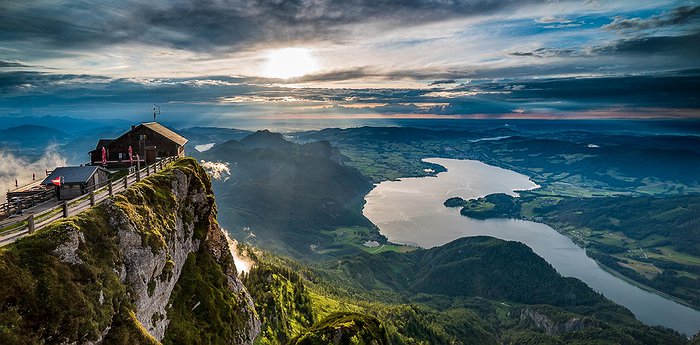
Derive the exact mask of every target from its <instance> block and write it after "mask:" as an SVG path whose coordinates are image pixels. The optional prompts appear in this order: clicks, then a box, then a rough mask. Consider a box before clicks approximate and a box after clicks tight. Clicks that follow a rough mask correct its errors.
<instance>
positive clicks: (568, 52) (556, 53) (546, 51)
mask: <svg viewBox="0 0 700 345" xmlns="http://www.w3.org/2000/svg"><path fill="white" fill-rule="evenodd" d="M582 54H583V53H582V51H581V50H580V49H576V48H546V47H542V48H537V49H534V50H531V51H516V52H512V53H510V55H513V56H532V57H537V58H551V57H568V56H581V55H582Z"/></svg>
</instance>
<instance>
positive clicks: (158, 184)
mask: <svg viewBox="0 0 700 345" xmlns="http://www.w3.org/2000/svg"><path fill="white" fill-rule="evenodd" d="M193 258H199V259H200V260H201V261H202V262H207V263H209V265H208V266H205V265H199V264H198V265H192V264H191V261H192V260H193ZM188 262H190V265H189V266H187V267H185V266H186V265H187V264H188ZM185 268H187V272H186V274H187V276H186V277H183V276H184V275H185V274H184V273H183V271H184V270H185ZM204 270H207V271H206V272H204ZM0 274H2V275H3V276H4V277H7V281H6V283H5V284H3V285H2V286H0V343H2V344H27V343H47V342H48V343H77V344H97V343H102V342H104V343H114V342H118V343H134V344H155V343H158V342H160V341H164V342H165V343H168V342H170V343H175V342H177V339H180V338H178V336H181V334H176V335H174V336H171V335H170V333H171V332H170V329H171V328H173V329H176V332H181V331H182V330H183V329H187V328H188V327H191V328H197V327H200V328H201V324H198V325H196V326H194V323H195V322H200V323H201V322H202V320H207V319H209V318H210V316H211V319H217V318H221V315H220V314H221V312H220V311H221V310H225V311H226V313H228V314H229V319H231V321H230V322H227V323H226V324H225V325H223V326H221V325H217V326H219V327H223V328H226V329H224V330H223V331H222V332H221V334H225V336H224V337H223V338H222V337H219V338H217V340H216V341H213V340H212V341H211V343H216V342H218V343H231V344H252V342H253V340H254V338H255V337H256V336H257V334H258V332H259V330H260V321H259V320H258V317H257V315H256V313H255V309H254V307H253V305H252V299H251V297H250V295H249V294H248V292H247V291H246V290H245V287H244V286H243V284H242V283H241V281H240V280H239V279H238V277H237V272H236V268H235V265H234V264H233V259H232V256H231V253H230V249H229V247H228V243H227V240H226V238H225V235H224V233H223V232H222V230H221V228H220V227H219V225H218V223H217V222H216V205H215V202H214V197H213V193H212V190H211V183H210V181H209V178H208V177H207V175H206V173H205V172H204V170H203V169H202V168H201V167H200V166H199V165H198V164H197V163H196V161H195V160H193V159H181V160H179V161H178V162H176V163H175V164H174V165H173V166H172V167H170V168H168V169H166V170H164V171H163V172H161V173H158V174H155V175H153V176H151V177H149V178H147V179H145V180H143V181H141V182H140V183H137V184H136V185H134V186H132V187H131V188H129V189H128V190H127V191H125V192H123V193H121V194H119V195H117V196H115V197H113V198H112V199H110V200H108V201H106V202H104V203H103V204H102V205H100V206H97V207H94V208H92V209H90V210H88V211H86V212H84V213H82V214H80V215H76V216H74V217H70V218H67V219H64V220H61V221H59V222H56V223H55V224H53V225H51V226H49V227H47V228H45V229H44V230H42V231H39V232H37V233H36V234H35V235H33V236H28V237H26V238H24V239H22V240H20V241H18V242H17V243H15V244H13V245H11V246H8V247H6V248H4V249H3V250H2V251H0ZM203 277H206V279H212V280H215V281H221V282H225V283H222V284H219V285H212V286H210V287H209V290H206V291H205V292H206V293H209V294H212V295H216V296H220V297H221V300H220V301H217V303H209V305H208V306H206V308H205V307H201V308H200V309H199V310H197V311H196V313H197V315H196V316H192V317H191V318H183V317H182V315H183V312H182V310H181V309H182V308H180V309H178V308H179V307H180V306H182V305H184V304H187V303H191V301H189V300H187V301H181V300H179V299H183V298H190V297H191V294H190V295H188V294H184V293H182V290H183V286H188V285H195V286H198V285H205V284H207V283H208V282H207V281H203V280H204V279H205V278H203ZM181 278H182V279H183V280H186V281H184V282H183V281H181ZM200 280H202V281H200ZM178 291H179V292H180V293H179V294H177V293H176V292H178ZM204 297H206V296H204ZM198 298H199V299H201V300H204V298H201V296H199V297H198ZM205 302H206V301H205ZM205 302H200V303H205ZM190 308H191V306H188V308H187V309H190ZM207 313H211V314H212V315H208V314H207ZM173 315H175V317H177V318H178V319H177V321H178V323H177V325H173V326H172V327H171V321H172V320H173V319H172V316H173ZM189 323H193V324H192V325H190V324H189ZM168 339H171V340H168ZM204 343H206V342H204Z"/></svg>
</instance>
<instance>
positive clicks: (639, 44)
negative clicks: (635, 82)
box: [591, 31, 700, 59]
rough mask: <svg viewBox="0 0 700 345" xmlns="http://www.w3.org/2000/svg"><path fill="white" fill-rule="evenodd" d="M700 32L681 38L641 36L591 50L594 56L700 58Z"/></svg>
mask: <svg viewBox="0 0 700 345" xmlns="http://www.w3.org/2000/svg"><path fill="white" fill-rule="evenodd" d="M698 42H700V31H698V32H695V33H692V34H689V35H680V36H641V37H634V38H627V39H620V40H616V41H613V42H610V43H607V44H604V45H599V46H595V47H593V48H592V49H591V53H592V54H601V55H602V54H608V55H609V54H626V55H647V56H648V55H655V54H664V55H677V56H679V57H682V58H688V59H690V58H693V57H698V56H700V45H699V44H698Z"/></svg>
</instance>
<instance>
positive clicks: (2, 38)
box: [0, 0, 700, 127]
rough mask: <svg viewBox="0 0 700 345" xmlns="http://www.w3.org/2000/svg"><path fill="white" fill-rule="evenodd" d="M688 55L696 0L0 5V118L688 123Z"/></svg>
mask: <svg viewBox="0 0 700 345" xmlns="http://www.w3.org/2000/svg"><path fill="white" fill-rule="evenodd" d="M699 61H700V0H698V1H683V0H681V1H664V0H655V1H647V0H619V1H606V0H579V1H566V0H547V1H535V0H501V1H497V0H464V1H460V0H405V1H387V0H293V1H283V0H264V1H263V0H261V1H255V0H253V1H237V0H174V1H164V0H152V1H134V0H123V1H112V0H93V1H85V0H70V1H69V0H23V1H14V0H0V122H1V121H2V118H3V117H4V118H8V117H24V116H29V117H33V116H44V115H56V116H71V117H78V118H91V119H92V118H120V119H129V120H140V119H142V120H144V121H145V120H147V119H148V118H149V117H150V112H151V107H152V104H154V103H156V104H158V105H159V106H160V107H161V111H162V115H161V116H162V117H164V118H165V119H167V121H170V122H171V123H177V124H179V125H182V126H184V125H210V124H216V125H226V124H228V123H231V122H235V121H236V120H239V119H260V120H265V119H276V120H278V119H288V118H289V119H319V118H321V119H328V118H330V119H335V118H351V119H352V118H546V119H551V118H554V119H560V118H561V119H571V118H657V117H673V118H689V117H693V118H700V99H699V98H698V91H697V90H700V78H699V76H700V63H699ZM0 127H1V126H0Z"/></svg>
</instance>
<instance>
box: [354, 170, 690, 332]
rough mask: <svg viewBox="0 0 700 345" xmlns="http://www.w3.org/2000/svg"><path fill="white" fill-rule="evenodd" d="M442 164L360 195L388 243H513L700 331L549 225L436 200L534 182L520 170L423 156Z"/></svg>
mask: <svg viewBox="0 0 700 345" xmlns="http://www.w3.org/2000/svg"><path fill="white" fill-rule="evenodd" d="M424 161H426V162H430V163H435V164H439V165H442V166H444V167H445V168H447V172H443V173H440V174H438V175H437V176H435V177H418V178H403V179H400V180H399V181H386V182H382V183H380V184H378V185H377V186H376V187H375V188H374V189H373V190H372V191H371V192H370V193H369V194H368V195H367V196H366V197H365V200H366V204H365V207H364V210H363V213H364V215H365V216H366V217H367V218H369V219H370V220H371V221H372V222H373V223H374V224H376V225H377V226H378V227H379V229H380V231H381V233H382V234H383V235H385V236H386V237H387V238H388V239H389V240H390V241H392V242H396V243H404V244H412V245H417V246H420V247H423V248H431V247H434V246H439V245H443V244H445V243H448V242H450V241H453V240H455V239H457V238H460V237H465V236H476V235H487V236H493V237H497V238H501V239H504V240H511V241H519V242H522V243H524V244H526V245H527V246H529V247H530V248H532V250H533V251H534V252H535V253H537V254H538V255H539V256H541V257H543V258H544V259H545V260H547V262H549V263H550V264H551V265H552V266H554V268H555V269H556V270H557V271H558V272H559V273H560V274H561V275H563V276H569V277H576V278H578V279H580V280H582V281H584V282H585V283H586V284H588V286H590V287H591V288H593V289H594V290H596V291H598V292H601V293H602V294H603V295H605V296H606V297H607V298H609V299H610V300H612V301H614V302H616V303H618V304H621V305H623V306H625V307H626V308H628V309H629V310H631V311H632V312H633V313H634V314H635V315H636V316H637V318H638V319H639V320H641V321H642V322H644V323H646V324H650V325H663V326H666V327H670V328H673V329H675V330H678V331H679V332H681V333H685V334H686V335H689V336H692V335H694V334H695V333H697V332H698V330H700V312H699V311H697V310H694V309H692V308H689V307H686V306H684V305H681V304H679V303H676V302H674V301H672V300H669V299H666V298H664V297H661V296H659V295H656V294H653V293H651V292H648V291H645V290H642V289H641V288H639V287H636V286H634V285H632V284H630V283H627V282H626V281H624V280H622V279H620V278H618V277H616V276H614V275H612V274H610V273H608V272H606V271H605V270H603V269H602V268H600V266H598V264H597V263H596V262H595V261H594V260H593V259H591V258H589V257H588V256H586V253H585V251H584V250H583V249H582V248H581V247H579V246H577V245H576V244H575V243H573V242H572V241H571V239H569V238H568V237H566V236H564V235H562V234H560V233H558V232H557V231H556V230H554V229H552V228H551V227H549V226H547V225H545V224H541V223H535V222H530V221H524V220H516V219H487V220H478V219H471V218H468V217H463V216H461V215H460V214H459V209H458V208H448V207H445V206H444V205H443V204H442V203H443V202H444V201H445V200H446V199H447V198H450V197H454V196H459V197H462V198H464V199H471V198H476V197H481V196H485V195H488V194H492V193H508V194H511V195H516V193H515V192H514V191H516V190H524V189H532V188H537V185H536V184H534V183H533V182H532V181H530V180H529V179H528V177H527V176H525V175H522V174H518V173H516V172H513V171H510V170H506V169H501V168H498V167H494V166H490V165H487V164H484V163H481V162H479V161H473V160H457V159H445V158H429V159H425V160H424Z"/></svg>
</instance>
